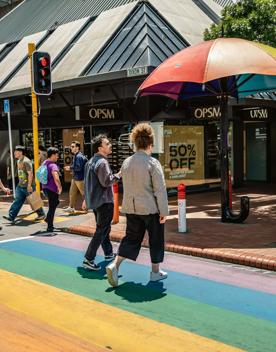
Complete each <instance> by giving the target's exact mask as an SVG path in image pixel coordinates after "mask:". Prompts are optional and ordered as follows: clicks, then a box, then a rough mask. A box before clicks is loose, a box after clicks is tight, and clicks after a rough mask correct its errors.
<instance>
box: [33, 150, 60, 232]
mask: <svg viewBox="0 0 276 352" xmlns="http://www.w3.org/2000/svg"><path fill="white" fill-rule="evenodd" d="M47 157H48V158H47V159H46V160H45V161H44V162H43V164H42V165H41V166H40V168H39V169H38V170H37V172H36V176H37V178H38V180H39V181H40V182H41V183H42V189H43V192H44V194H45V195H46V197H47V198H48V202H49V209H48V213H47V215H46V218H45V222H46V223H47V225H48V226H47V232H53V231H54V217H55V211H56V208H57V206H58V204H59V195H60V194H61V192H62V186H61V182H60V178H59V168H58V166H57V161H58V157H59V151H58V149H57V148H54V147H50V148H48V149H47Z"/></svg>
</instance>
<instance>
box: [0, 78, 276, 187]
mask: <svg viewBox="0 0 276 352" xmlns="http://www.w3.org/2000/svg"><path fill="white" fill-rule="evenodd" d="M143 78H144V77H141V78H140V77H139V78H136V79H132V80H131V79H129V80H121V81H112V84H109V83H108V84H106V83H105V84H104V83H103V84H101V85H96V86H91V87H90V86H89V87H78V88H77V87H76V88H75V89H74V90H73V89H72V90H70V91H69V90H67V91H60V92H55V93H54V94H53V96H51V97H50V98H43V99H40V104H41V114H40V117H39V144H41V145H44V146H45V147H49V146H50V145H54V146H56V147H58V149H59V150H60V166H61V168H62V169H63V166H65V165H69V164H70V163H71V161H72V155H71V154H70V148H69V146H70V143H71V141H72V140H79V141H80V142H81V144H82V149H83V151H84V153H85V154H86V155H87V157H90V156H91V139H92V138H93V136H95V135H97V134H99V133H105V134H107V135H108V136H109V138H110V139H111V140H112V144H113V154H112V156H111V157H110V163H111V165H112V168H113V170H114V172H116V171H118V170H119V168H120V166H121V164H122V162H123V160H124V159H125V158H126V157H127V156H129V155H131V154H132V150H131V149H130V147H129V145H128V135H129V132H130V131H131V129H132V127H133V126H134V125H135V124H136V123H137V122H139V121H151V122H152V123H153V127H154V129H155V134H156V150H155V154H154V156H155V157H157V158H158V159H159V160H160V162H161V164H162V165H163V167H164V172H165V178H166V184H167V187H168V188H174V187H176V186H177V185H178V184H179V183H181V182H184V183H185V184H186V185H188V186H196V187H200V188H202V189H206V188H210V187H212V186H217V185H218V184H219V182H220V165H219V144H220V135H219V118H220V109H219V106H218V105H216V104H215V102H214V100H210V101H204V102H202V101H201V102H196V104H194V103H190V102H189V103H185V104H182V106H178V107H177V108H176V107H175V104H173V105H171V101H169V100H168V99H166V98H163V97H149V98H141V99H140V100H139V101H138V103H137V104H135V105H134V104H133V102H134V98H133V96H134V94H135V91H136V89H137V88H138V86H139V84H140V83H141V82H142V80H143ZM12 105H13V110H14V114H13V116H12V124H13V129H14V130H17V131H18V134H19V141H20V143H22V144H24V145H25V146H26V147H27V148H28V151H29V154H30V156H32V131H31V114H30V106H29V104H28V100H26V98H22V99H20V100H19V99H18V98H14V100H13V101H12ZM24 105H25V106H24ZM24 111H25V112H24ZM229 112H230V126H229V147H230V152H229V153H230V163H231V165H230V169H231V173H232V177H233V183H234V185H235V186H241V185H242V184H244V182H246V181H259V182H275V180H276V170H275V166H274V165H276V162H275V161H274V160H273V158H275V156H274V154H273V152H272V151H273V149H274V150H275V147H276V145H275V144H276V138H275V136H276V123H275V122H274V120H275V119H273V114H274V115H275V109H273V108H272V107H271V106H261V107H259V106H257V104H256V105H255V106H254V105H253V102H251V103H250V105H241V104H237V103H235V102H233V103H231V104H230V106H229ZM2 124H3V121H2ZM64 181H65V182H69V181H70V174H67V173H66V174H65V175H64Z"/></svg>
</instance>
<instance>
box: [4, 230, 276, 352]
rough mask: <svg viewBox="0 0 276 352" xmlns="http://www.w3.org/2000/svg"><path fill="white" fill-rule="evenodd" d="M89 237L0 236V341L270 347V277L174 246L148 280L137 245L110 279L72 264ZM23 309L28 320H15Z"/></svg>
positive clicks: (97, 346)
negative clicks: (159, 273) (175, 251)
mask: <svg viewBox="0 0 276 352" xmlns="http://www.w3.org/2000/svg"><path fill="white" fill-rule="evenodd" d="M87 243H88V239H87V238H79V237H73V236H70V235H58V236H56V237H52V238H47V237H36V238H34V237H33V238H31V239H23V240H20V241H12V242H6V243H0V282H1V286H0V302H1V303H0V312H1V316H2V318H0V322H2V323H1V326H2V325H3V329H2V327H1V329H2V331H3V330H4V331H6V333H5V334H4V336H8V337H7V341H8V342H7V341H6V342H5V339H1V340H0V351H6V350H7V351H10V350H11V351H12V349H10V350H8V349H6V350H5V349H4V348H3V344H5V343H6V344H7V343H8V344H9V345H10V346H11V344H16V343H17V344H18V345H17V349H16V348H15V349H14V351H16V352H20V351H21V350H20V349H19V348H18V346H21V345H20V344H22V343H25V344H27V345H28V346H29V349H28V351H37V349H36V348H37V346H38V345H39V344H44V346H46V347H47V348H45V349H44V351H66V352H67V351H71V350H72V351H110V350H112V351H126V352H130V351H148V352H152V351H176V352H178V351H181V352H183V351H189V352H190V351H191V352H193V351H200V352H201V351H210V352H215V351H265V352H269V351H271V352H272V351H273V352H274V351H275V346H276V277H275V282H274V281H273V280H274V278H269V279H265V278H260V279H259V282H254V280H253V281H252V280H249V281H247V276H246V274H243V273H241V272H238V271H237V275H236V276H235V275H233V273H231V275H230V269H227V268H226V269H225V271H224V272H221V267H219V266H218V265H217V264H213V263H212V262H210V264H207V261H201V262H199V264H198V265H197V266H195V265H194V262H195V259H189V258H188V259H187V257H182V256H175V257H173V258H171V257H170V258H168V262H167V263H166V265H167V267H166V269H169V277H168V279H167V280H165V281H164V282H159V283H149V282H148V276H149V267H148V265H146V262H147V260H148V257H147V254H145V253H142V255H141V260H140V262H139V263H129V262H128V263H124V264H123V265H122V270H121V274H122V277H121V278H120V282H121V285H120V286H119V287H118V288H116V289H113V288H110V287H109V285H108V283H107V280H106V278H105V277H104V268H103V270H102V271H101V272H96V273H94V272H89V271H86V270H85V269H83V268H82V267H81V266H80V264H81V262H82V258H83V252H84V250H85V248H86V246H87ZM98 259H99V260H101V259H102V257H100V256H99V258H98ZM192 261H193V262H192ZM102 264H103V266H104V265H105V264H106V263H104V262H102ZM231 270H232V269H231ZM228 274H229V275H228ZM227 275H228V276H227ZM253 276H254V274H253ZM256 277H257V276H256ZM274 284H275V287H274ZM2 312H3V313H2ZM19 316H20V317H21V319H18V317H19ZM3 317H5V320H4V321H5V322H7V324H6V323H5V322H4V321H3ZM22 317H23V320H24V321H26V324H24V325H22V326H21V325H19V326H18V327H16V325H15V324H14V323H13V322H14V321H22ZM9 326H10V327H9ZM24 329H26V331H27V332H26V333H25V334H24V333H23V332H24V331H25V330H24ZM22 331H23V332H22ZM36 331H40V332H41V331H42V332H41V333H40V335H39V338H37V334H35V332H36ZM11 332H13V334H12V335H13V341H14V342H11V340H10V339H9V335H10V334H11ZM30 335H31V336H33V338H29V337H30ZM2 336H3V335H2ZM27 337H28V338H29V339H27ZM35 337H36V338H35ZM25 339H27V340H26V341H25ZM51 339H52V340H51ZM22 341H23V342H22ZM50 341H52V342H51V344H50ZM53 341H56V342H53ZM1 344H2V346H1ZM4 347H5V346H4ZM51 348H52V349H51ZM22 351H23V348H22Z"/></svg>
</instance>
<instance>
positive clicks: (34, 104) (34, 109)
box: [28, 43, 40, 193]
mask: <svg viewBox="0 0 276 352" xmlns="http://www.w3.org/2000/svg"><path fill="white" fill-rule="evenodd" d="M35 49H36V48H35V44H34V43H28V55H29V59H30V70H31V71H30V72H31V90H32V120H33V151H34V178H35V184H36V190H37V192H38V193H40V183H39V182H38V180H37V179H36V177H35V173H36V170H37V169H38V167H39V160H38V112H37V96H36V94H35V92H34V87H33V79H32V77H33V64H32V54H33V52H34V51H35Z"/></svg>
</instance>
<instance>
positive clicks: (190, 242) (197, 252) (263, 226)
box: [68, 184, 276, 271]
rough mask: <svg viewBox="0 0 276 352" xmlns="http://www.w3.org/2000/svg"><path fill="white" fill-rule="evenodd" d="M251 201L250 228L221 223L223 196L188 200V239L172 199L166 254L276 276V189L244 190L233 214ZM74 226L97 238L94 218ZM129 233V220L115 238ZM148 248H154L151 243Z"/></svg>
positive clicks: (113, 234) (76, 230)
mask: <svg viewBox="0 0 276 352" xmlns="http://www.w3.org/2000/svg"><path fill="white" fill-rule="evenodd" d="M243 195H248V196H249V197H250V215H249V217H248V219H247V220H246V222H245V223H244V224H224V223H221V222H220V214H219V210H220V194H219V192H205V193H197V194H188V195H187V226H188V232H187V233H186V234H179V233H178V231H177V201H176V198H173V199H172V198H170V210H171V215H170V216H169V219H168V221H167V223H166V230H165V231H166V250H167V251H171V252H177V253H181V254H188V255H194V256H199V257H205V258H210V259H215V260H221V261H226V262H231V263H236V264H242V265H248V266H253V267H257V268H262V269H268V270H274V271H276V185H275V184H274V185H258V186H256V185H254V186H250V187H246V188H242V189H239V190H238V191H237V192H236V193H235V194H234V197H233V201H234V202H233V209H234V211H235V209H236V210H237V211H239V209H240V208H239V207H240V196H243ZM85 219H87V220H85V221H84V222H83V223H81V224H79V225H74V226H70V227H69V228H68V231H69V232H71V233H76V234H81V235H85V236H92V234H93V232H94V229H95V222H94V216H93V215H92V214H91V215H90V214H89V215H88V216H87V217H86V218H85ZM124 234H125V217H124V216H120V222H119V224H116V225H113V226H112V232H111V239H112V240H113V241H120V240H121V239H122V237H123V236H124ZM143 245H144V246H148V242H147V239H145V241H144V243H143Z"/></svg>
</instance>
